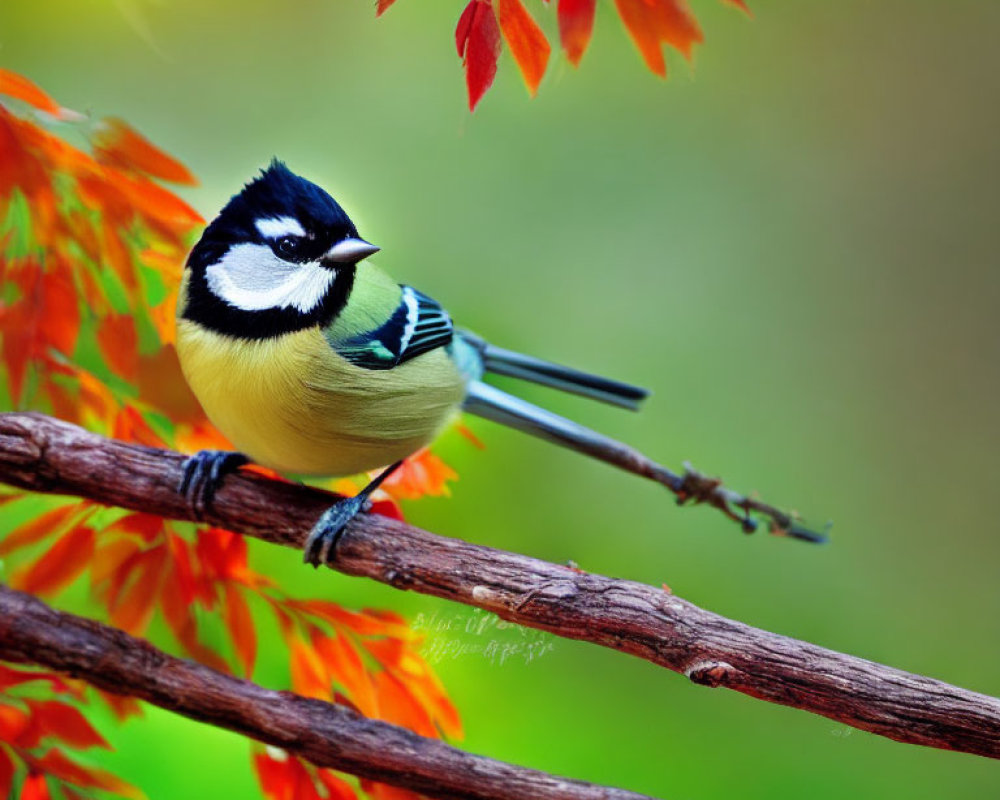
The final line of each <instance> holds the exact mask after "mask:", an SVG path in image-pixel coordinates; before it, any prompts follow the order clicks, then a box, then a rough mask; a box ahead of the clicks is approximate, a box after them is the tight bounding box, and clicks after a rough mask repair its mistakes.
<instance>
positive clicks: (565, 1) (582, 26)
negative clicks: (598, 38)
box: [557, 0, 597, 67]
mask: <svg viewBox="0 0 1000 800" xmlns="http://www.w3.org/2000/svg"><path fill="white" fill-rule="evenodd" d="M596 6H597V0H559V5H558V8H557V11H558V14H559V40H560V41H561V42H562V47H563V50H565V51H566V57H567V58H569V60H570V63H571V64H572V65H573V66H574V67H576V66H579V64H580V59H581V58H583V54H584V53H585V52H586V51H587V45H589V44H590V36H591V34H592V33H593V30H594V10H595V8H596Z"/></svg>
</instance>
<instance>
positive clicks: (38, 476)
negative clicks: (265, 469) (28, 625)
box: [0, 414, 1000, 758]
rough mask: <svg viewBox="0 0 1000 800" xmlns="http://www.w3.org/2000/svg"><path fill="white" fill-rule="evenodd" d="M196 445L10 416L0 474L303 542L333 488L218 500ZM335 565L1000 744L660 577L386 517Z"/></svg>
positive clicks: (964, 746)
mask: <svg viewBox="0 0 1000 800" xmlns="http://www.w3.org/2000/svg"><path fill="white" fill-rule="evenodd" d="M183 461H184V457H183V456H181V455H180V454H178V453H172V452H166V451H162V450H154V449H151V448H146V447H139V446H135V445H128V444H124V443H121V442H116V441H112V440H108V439H105V438H103V437H101V436H97V435H95V434H92V433H88V432H86V431H84V430H82V429H80V428H78V427H76V426H74V425H70V424H67V423H64V422H60V421H58V420H54V419H51V418H49V417H44V416H40V415H34V414H4V415H0V480H2V481H5V482H7V483H10V484H13V485H15V486H20V487H22V488H25V489H31V490H35V491H43V492H59V493H63V494H78V495H81V496H84V497H89V498H91V499H94V500H97V501H100V502H102V503H107V504H113V505H120V506H124V507H126V508H133V509H137V510H141V511H146V512H150V513H154V514H161V515H163V516H166V517H174V518H178V519H195V518H199V517H201V516H203V517H204V519H205V520H206V521H208V522H211V523H212V524H215V525H218V526H220V527H224V528H227V529H229V530H232V531H236V532H238V533H243V534H247V535H250V536H256V537H258V538H261V539H265V540H267V541H270V542H275V543H278V544H283V545H287V546H290V547H295V548H300V549H301V547H302V545H303V544H304V542H305V538H306V536H307V534H308V532H309V530H310V529H311V527H312V525H313V523H314V522H315V521H316V519H317V518H318V517H319V515H320V514H321V513H322V511H323V510H324V509H325V508H326V507H327V506H328V505H329V503H330V502H331V496H330V495H329V494H327V493H325V492H320V491H318V490H315V489H311V488H308V487H304V486H299V485H297V484H291V483H282V482H279V481H274V480H270V479H267V478H264V477H262V476H260V475H255V474H253V473H249V472H241V473H239V474H237V475H234V476H232V477H230V478H227V479H226V482H225V485H224V486H223V487H222V488H221V489H220V490H219V492H218V493H217V494H216V497H215V501H214V503H213V505H212V507H211V508H210V509H208V510H205V511H204V513H203V514H202V512H201V511H200V510H198V509H191V508H189V507H188V506H187V505H186V503H185V501H184V499H183V498H182V497H181V495H179V494H178V493H177V491H176V487H177V485H178V482H179V480H180V477H181V465H182V463H183ZM337 558H338V560H337V563H336V565H335V566H336V569H338V570H340V571H342V572H345V573H347V574H350V575H363V576H366V577H369V578H374V579H375V580H378V581H381V582H383V583H387V584H390V585H392V586H395V587H397V588H400V589H412V590H414V591H418V592H422V593H424V594H430V595H435V596H437V597H443V598H445V599H448V600H454V601H456V602H460V603H466V604H468V605H473V606H477V607H479V608H482V609H485V610H487V611H492V612H494V613H496V614H497V615H499V616H500V617H502V618H503V619H506V620H510V621H512V622H517V623H519V624H521V625H526V626H529V627H532V628H538V629H540V630H545V631H549V632H551V633H554V634H557V635H559V636H565V637H568V638H571V639H583V640H586V641H590V642H594V643H596V644H600V645H603V646H605V647H610V648H612V649H615V650H620V651H622V652H625V653H631V654H632V655H636V656H639V657H640V658H645V659H647V660H649V661H652V662H653V663H655V664H659V665H661V666H664V667H666V668H668V669H671V670H673V671H675V672H679V673H681V674H683V675H686V676H687V677H688V678H690V679H691V680H692V681H693V682H695V683H698V684H701V685H705V686H713V687H715V686H725V687H727V688H730V689H734V690H736V691H738V692H742V693H744V694H748V695H751V696H753V697H758V698H761V699H763V700H767V701H769V702H773V703H779V704H781V705H787V706H793V707H795V708H801V709H805V710H807V711H811V712H813V713H815V714H822V715H823V716H826V717H829V718H831V719H834V720H838V721H840V722H843V723H844V724H846V725H850V726H853V727H855V728H860V729H862V730H867V731H871V732H873V733H877V734H879V735H881V736H887V737H889V738H891V739H896V740H898V741H901V742H910V743H914V744H922V745H927V746H930V747H938V748H943V749H950V750H959V751H964V752H968V753H975V754H978V755H983V756H989V757H991V758H1000V701H998V700H997V699H995V698H992V697H988V696H986V695H982V694H977V693H975V692H970V691H968V690H965V689H960V688H958V687H955V686H950V685H948V684H946V683H942V682H940V681H937V680H934V679H932V678H927V677H922V676H919V675H913V674H910V673H907V672H903V671H901V670H897V669H893V668H892V667H887V666H882V665H880V664H876V663H873V662H871V661H866V660H864V659H860V658H856V657H853V656H849V655H845V654H842V653H837V652H835V651H832V650H827V649H824V648H822V647H818V646H816V645H812V644H809V643H807V642H801V641H798V640H795V639H790V638H787V637H784V636H780V635H778V634H774V633H769V632H767V631H762V630H759V629H757V628H753V627H751V626H749V625H745V624H743V623H741V622H737V621H734V620H730V619H726V618H725V617H721V616H719V615H718V614H713V613H711V612H709V611H705V610H704V609H701V608H698V607H697V606H695V605H693V604H692V603H689V602H687V601H686V600H683V599H681V598H679V597H676V596H674V595H671V594H669V593H667V592H665V591H663V590H662V589H657V588H654V587H651V586H646V585H643V584H639V583H635V582H632V581H623V580H615V579H612V578H607V577H603V576H601V575H594V574H589V573H584V572H580V571H577V570H574V569H572V568H570V567H566V566H560V565H555V564H550V563H547V562H544V561H539V560H537V559H533V558H528V557H526V556H521V555H516V554H513V553H506V552H503V551H501V550H494V549H492V548H488V547H481V546H477V545H472V544H468V543H466V542H462V541H459V540H457V539H449V538H445V537H442V536H436V535H434V534H430V533H427V532H425V531H422V530H419V529H417V528H414V527H412V526H409V525H406V524H403V523H399V522H396V521H394V520H391V519H387V518H385V517H379V516H377V515H362V516H360V517H359V518H358V519H357V520H355V521H354V522H352V523H351V524H350V525H349V526H348V529H347V531H346V532H345V534H344V536H343V538H342V539H341V541H340V543H339V545H338V547H337Z"/></svg>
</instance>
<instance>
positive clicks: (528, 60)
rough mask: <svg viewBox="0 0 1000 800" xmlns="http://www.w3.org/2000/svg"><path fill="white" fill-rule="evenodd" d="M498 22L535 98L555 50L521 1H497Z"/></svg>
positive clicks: (530, 92) (529, 90) (529, 91)
mask: <svg viewBox="0 0 1000 800" xmlns="http://www.w3.org/2000/svg"><path fill="white" fill-rule="evenodd" d="M497 21H498V22H499V23H500V30H501V31H503V37H504V39H506V40H507V46H508V47H510V52H511V54H512V55H513V56H514V60H515V61H516V62H517V66H518V68H519V69H520V70H521V76H522V77H523V78H524V83H525V85H527V87H528V93H529V94H530V95H531V96H532V97H534V95H535V93H536V92H537V91H538V84H540V83H541V82H542V76H543V75H545V67H546V66H547V65H548V63H549V53H550V52H551V50H552V48H551V47H550V46H549V42H548V40H547V39H546V38H545V34H544V33H542V29H541V28H539V27H538V24H537V23H536V22H535V20H534V19H533V18H532V17H531V15H530V14H529V13H528V12H527V10H526V9H525V8H524V6H523V5H522V4H521V0H497Z"/></svg>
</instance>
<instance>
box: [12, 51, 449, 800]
mask: <svg viewBox="0 0 1000 800" xmlns="http://www.w3.org/2000/svg"><path fill="white" fill-rule="evenodd" d="M55 131H59V132H64V133H65V134H66V138H64V137H63V136H60V135H57V134H56V132H55ZM69 137H74V138H76V139H81V138H82V139H83V140H85V141H87V142H88V143H89V149H87V150H85V149H81V148H78V147H76V146H74V145H72V144H70V143H69V141H68V139H69ZM194 183H195V178H194V176H193V175H192V174H191V172H189V171H188V169H187V168H185V167H184V166H183V165H182V164H181V163H180V162H178V161H177V160H175V159H174V158H172V157H170V156H169V155H167V154H166V153H164V152H163V151H162V150H160V149H158V148H157V147H155V146H154V145H153V144H151V143H150V142H149V141H148V140H146V139H145V138H144V137H143V136H142V135H140V134H139V133H137V132H136V131H135V130H133V129H132V128H131V127H130V126H129V125H128V124H127V123H125V122H123V121H122V120H117V119H108V120H101V121H94V120H90V119H88V118H85V117H83V116H82V115H79V114H76V113H75V112H72V111H69V110H67V109H64V108H62V107H61V106H60V105H59V104H58V103H57V102H56V101H55V100H53V99H52V98H51V97H49V96H48V95H47V94H46V93H44V92H43V91H42V90H41V89H39V88H38V87H37V86H35V85H34V84H33V83H31V82H30V81H28V80H27V79H25V78H24V77H22V76H20V75H17V74H14V73H11V72H8V71H5V70H0V364H2V370H3V374H4V377H5V380H4V382H3V385H4V387H5V389H4V390H5V392H6V396H5V397H2V402H3V403H4V405H5V406H6V407H7V408H32V409H39V410H44V411H48V412H51V413H53V414H55V415H56V416H59V417H61V418H63V419H67V420H71V421H73V422H76V423H79V424H81V425H84V426H85V427H88V428H90V429H92V430H96V431H99V432H102V433H105V434H108V435H111V436H114V437H116V438H119V439H125V440H130V441H134V442H138V443H141V444H145V445H149V446H155V447H171V448H176V449H180V450H184V451H187V452H193V451H195V450H198V449H201V448H204V447H222V448H225V447H227V443H226V442H225V440H223V439H222V438H221V437H220V435H219V434H218V433H217V432H216V431H215V430H214V429H213V428H212V427H211V425H210V424H209V423H208V422H207V420H206V419H205V418H204V416H203V415H202V412H201V410H200V408H199V407H198V404H197V402H196V401H195V400H194V398H193V396H192V395H191V394H190V392H189V391H188V390H187V388H186V385H185V382H184V380H183V378H182V376H181V374H180V370H179V365H178V363H177V358H176V355H175V353H174V350H173V345H172V343H173V309H174V302H175V298H176V292H177V288H178V284H179V280H180V275H181V269H182V265H183V260H184V257H185V255H186V252H187V249H188V246H189V244H190V242H191V240H192V237H193V236H194V235H195V234H196V233H197V231H198V228H199V226H200V225H201V224H202V219H201V217H200V216H199V214H198V213H197V212H196V211H194V209H192V208H191V207H190V206H189V205H188V204H187V203H185V202H184V201H183V200H181V199H180V198H179V197H178V196H177V195H176V194H175V193H174V192H173V191H172V190H170V189H169V188H167V187H166V186H165V185H164V184H180V185H192V184H194ZM0 396H2V395H0ZM454 477H455V475H454V473H453V472H452V471H451V470H450V468H449V467H447V465H445V464H444V463H443V462H441V460H440V459H438V458H437V457H436V456H434V455H433V454H431V453H429V452H426V451H425V452H423V453H420V454H418V455H417V456H415V457H414V458H413V459H412V460H411V463H410V464H409V465H407V467H406V468H404V469H403V470H402V471H401V472H400V473H399V474H398V475H397V476H394V479H393V481H392V482H387V484H386V486H385V492H386V493H385V494H383V496H382V498H381V500H380V502H379V503H378V504H376V510H382V511H384V512H386V513H391V514H395V515H398V514H399V509H398V506H396V504H395V500H394V499H393V498H394V497H397V498H412V497H417V496H420V495H423V494H443V493H446V492H447V481H449V480H451V479H453V478H454ZM0 505H2V506H3V514H4V517H3V519H4V520H5V523H4V525H5V527H4V528H3V529H2V533H3V537H2V539H0V559H2V564H3V580H4V581H6V582H7V583H9V584H10V585H11V586H13V587H14V588H17V589H21V590H23V591H27V592H31V593H33V594H37V595H41V596H45V597H54V596H57V595H60V594H61V593H64V592H65V591H67V590H68V589H70V588H73V589H81V588H82V589H84V590H85V591H86V592H87V593H89V595H90V596H91V597H92V598H93V601H94V603H96V606H97V607H98V608H99V609H100V613H101V615H102V616H103V617H104V619H105V620H106V621H108V622H109V623H110V624H112V625H115V626H116V627H118V628H121V629H122V630H125V631H128V632H129V633H132V634H136V635H144V636H147V637H150V638H153V639H154V640H156V639H157V638H165V639H166V641H165V642H160V644H167V645H169V644H170V640H172V643H173V646H174V647H175V649H178V650H180V651H181V652H182V653H184V654H185V655H187V656H189V657H191V658H194V659H197V660H198V661H201V662H202V663H205V664H207V665H209V666H212V667H214V668H216V669H220V670H226V671H229V672H236V673H238V674H242V675H245V676H251V675H252V674H253V672H254V668H255V665H256V663H257V658H258V653H259V651H260V648H259V646H258V642H259V636H260V634H259V628H260V625H261V623H262V621H263V620H265V619H266V618H268V617H269V618H270V619H271V620H273V622H274V623H275V625H276V628H277V630H279V631H280V641H281V643H282V646H283V648H284V650H283V652H284V658H286V659H287V665H288V674H289V685H290V688H291V689H292V690H294V691H296V692H298V693H300V694H304V695H308V696H311V697H318V698H323V699H326V700H331V701H335V702H338V703H343V704H347V705H350V706H352V707H353V708H355V709H357V710H358V711H360V712H361V713H363V714H365V715H367V716H369V717H374V718H379V719H385V720H389V721H391V722H394V723H397V724H399V725H405V726H407V727H409V728H411V729H413V730H415V731H417V732H418V733H421V734H423V735H425V736H449V737H458V736H461V733H462V729H461V722H460V720H459V717H458V714H457V712H456V710H455V708H454V706H453V705H452V704H451V702H450V701H449V699H448V697H447V695H446V693H445V691H444V689H443V687H442V685H441V683H440V681H439V680H438V679H437V677H436V676H435V675H434V673H433V672H432V671H431V670H430V668H429V667H428V665H427V664H426V662H425V661H424V660H423V659H422V658H421V656H420V654H419V647H418V645H419V641H418V638H417V636H416V634H414V633H413V631H411V630H410V628H409V627H408V626H407V625H406V623H405V621H404V620H403V619H401V618H400V617H398V616H396V615H394V614H392V613H389V612H383V611H375V610H360V611H359V610H349V609H346V608H343V607H341V606H340V605H337V604H336V603H333V602H330V601H327V600H311V599H303V598H298V597H295V596H293V595H292V594H290V593H288V592H286V591H284V590H283V589H282V588H281V587H280V586H278V585H277V584H276V583H275V581H274V580H272V579H271V578H269V577H268V576H267V575H265V574H263V573H261V572H259V571H258V570H256V569H255V568H254V567H253V566H252V563H251V562H252V558H251V557H250V556H251V553H249V552H248V545H247V542H246V541H245V540H244V539H243V538H242V537H240V536H237V535H234V534H232V533H230V532H228V531H224V530H218V529H213V528H206V527H198V526H195V525H193V524H191V523H182V522H177V521H171V520H165V519H162V518H160V517H155V516H151V515H148V514H141V513H135V512H125V511H122V510H121V509H111V508H105V507H102V506H98V505H96V504H93V503H90V502H88V501H81V500H79V499H57V500H54V501H53V500H50V499H46V500H42V499H41V498H38V497H32V496H26V495H23V494H19V493H9V494H3V495H0ZM9 520H19V521H20V522H19V523H17V522H15V523H10V522H7V521H9ZM94 703H104V704H107V705H109V706H110V707H111V709H112V711H113V712H114V714H115V715H116V716H117V717H118V718H119V719H120V720H125V719H127V718H129V717H131V716H134V715H137V714H140V713H141V707H140V705H139V704H138V703H137V702H135V701H132V700H128V699H123V698H120V697H114V696H111V695H105V694H103V693H100V692H96V691H95V690H92V689H87V688H85V687H84V686H83V685H82V684H79V683H77V682H74V681H71V680H66V679H62V678H60V677H58V676H55V675H52V674H48V673H44V672H37V671H27V670H20V669H13V668H10V667H6V666H4V665H0V797H8V796H16V797H20V798H22V800H40V799H41V798H48V797H51V796H61V797H65V798H68V800H74V798H80V797H83V796H88V797H89V796H93V792H94V790H99V791H102V792H106V793H111V794H114V795H119V796H124V797H141V796H142V793H141V791H140V790H139V789H136V788H135V787H132V786H130V785H128V784H127V783H125V782H124V781H121V780H119V779H118V778H116V777H115V776H113V775H111V774H108V773H107V772H105V771H103V770H100V769H97V768H95V767H93V766H92V765H89V764H88V763H87V756H86V753H85V752H83V751H86V750H88V749H90V748H101V747H108V746H109V745H108V742H107V741H106V740H105V739H104V738H103V737H102V736H101V735H100V734H99V733H98V732H97V731H96V730H95V729H94V728H93V727H92V726H91V724H90V723H89V722H88V721H87V717H86V711H87V709H88V708H90V707H91V706H93V704H94ZM252 760H253V765H254V769H255V771H256V774H257V775H258V777H259V780H260V784H261V787H262V789H263V791H264V793H265V794H266V795H267V796H268V797H270V798H274V799H275V800H285V799H286V798H287V799H288V800H310V799H311V798H317V799H320V798H338V799H340V800H347V799H348V798H354V797H356V796H358V795H359V793H367V794H368V795H370V796H372V797H390V796H391V797H394V798H401V797H406V796H408V795H407V793H405V792H401V791H400V790H397V789H389V788H387V787H384V786H381V785H378V784H372V783H368V782H361V783H359V782H358V781H357V780H355V779H353V778H352V779H345V778H344V777H342V776H339V775H337V774H335V773H333V772H331V771H329V770H319V769H316V768H314V767H312V766H310V765H308V764H306V763H303V762H300V761H298V760H296V759H294V758H292V757H290V756H288V755H287V754H286V753H284V752H282V751H276V750H273V749H264V748H261V747H258V746H255V747H254V748H253V751H252ZM12 792H13V794H11V793H12Z"/></svg>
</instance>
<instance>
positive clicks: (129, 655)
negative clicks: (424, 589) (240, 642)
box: [0, 586, 648, 800]
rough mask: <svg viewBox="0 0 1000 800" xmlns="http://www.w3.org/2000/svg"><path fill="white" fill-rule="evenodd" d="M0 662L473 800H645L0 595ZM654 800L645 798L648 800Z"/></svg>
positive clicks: (329, 763) (4, 591) (320, 759)
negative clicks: (479, 752)
mask: <svg viewBox="0 0 1000 800" xmlns="http://www.w3.org/2000/svg"><path fill="white" fill-rule="evenodd" d="M0 658H2V659H5V660H8V661H18V662H22V663H30V664H38V665H40V666H44V667H48V668H49V669H53V670H57V671H59V672H63V673H67V674H69V675H72V676H73V677H78V678H82V679H83V680H85V681H86V682H87V683H90V684H92V685H93V686H97V687H98V688H100V689H104V690H105V691H108V692H113V693H114V694H121V695H129V696H131V697H138V698H141V699H143V700H147V701H149V702H150V703H153V704H155V705H158V706H160V707H161V708H165V709H167V710H169V711H174V712H176V713H178V714H182V715H183V716H185V717H190V718H191V719H195V720H198V721H200V722H207V723H209V724H211V725H217V726H219V727H222V728H228V729H229V730H233V731H236V732H238V733H241V734H243V735H245V736H249V737H250V738H251V739H256V740H257V741H259V742H264V743H265V744H270V745H275V746H277V747H281V748H284V749H285V750H287V751H288V752H289V753H292V754H293V755H297V756H301V757H302V758H305V759H307V760H308V761H311V762H312V763H313V764H315V765H316V766H319V767H331V768H332V769H338V770H341V771H343V772H350V773H352V774H353V775H359V776H361V777H363V778H370V779H372V780H376V781H381V782H382V783H390V784H392V785H394V786H401V787H403V788H404V789H412V790H414V791H417V792H421V793H423V794H428V795H431V796H432V797H440V798H448V799H449V800H451V798H475V799H476V800H487V799H488V798H493V800H557V799H558V800H643V798H646V796H645V795H639V794H634V793H633V792H627V791H625V790H623V789H610V788H606V787H603V786H596V785H594V784H589V783H583V782H582V781H573V780H568V779H566V778H557V777H555V776H553V775H547V774H545V773H544V772H538V771H536V770H533V769H526V768H524V767H517V766H514V765H512V764H505V763H503V762H502V761H494V760H493V759H491V758H484V757H483V756H476V755H471V754H470V753H465V752H463V751H461V750H458V749H456V748H454V747H451V746H449V745H447V744H445V743H444V742H442V741H439V740H437V739H428V738H426V737H423V736H418V735H417V734H415V733H413V732H412V731H408V730H406V729H405V728H400V727H398V726H396V725H390V724H389V723H387V722H378V721H376V720H372V719H368V718H366V717H363V716H361V715H360V714H357V713H356V712H354V711H352V710H351V709H349V708H347V707H346V706H341V705H335V704H333V703H324V702H323V701H321V700H313V699H311V698H307V697H300V696H299V695H296V694H292V693H291V692H275V691H272V690H270V689H264V688H263V687H261V686H258V685H257V684H255V683H251V682H250V681H245V680H241V679H239V678H234V677H232V676H230V675H224V674H223V673H221V672H217V671H215V670H213V669H210V668H209V667H206V666H204V665H203V664H199V663H197V662H196V661H188V660H186V659H181V658H175V657H174V656H171V655H167V654H166V653H164V652H162V651H161V650H157V649H156V648H155V647H153V646H152V645H151V644H149V643H148V642H145V641H142V640H141V639H135V638H133V637H132V636H129V635H128V634H127V633H124V632H123V631H120V630H118V629H117V628H110V627H108V626H106V625H101V624H99V623H97V622H94V621H92V620H88V619H84V618H83V617H77V616H74V615H72V614H66V613H63V612H61V611H56V610H55V609H53V608H50V607H49V606H47V605H45V603H43V602H42V601H41V600H38V599H36V598H34V597H32V596H31V595H27V594H22V593H21V592H15V591H14V590H12V589H9V588H7V587H6V586H0ZM646 800H648V798H646Z"/></svg>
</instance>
